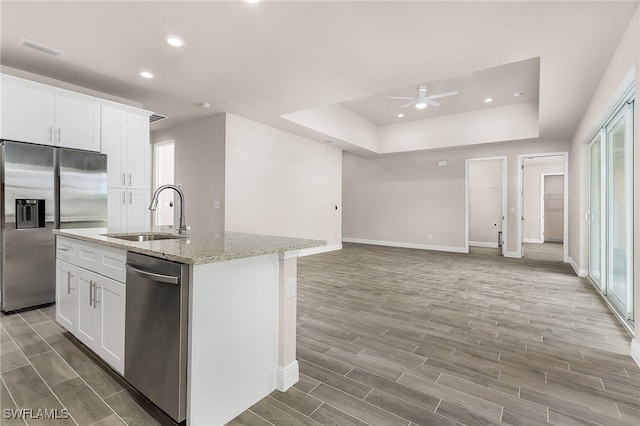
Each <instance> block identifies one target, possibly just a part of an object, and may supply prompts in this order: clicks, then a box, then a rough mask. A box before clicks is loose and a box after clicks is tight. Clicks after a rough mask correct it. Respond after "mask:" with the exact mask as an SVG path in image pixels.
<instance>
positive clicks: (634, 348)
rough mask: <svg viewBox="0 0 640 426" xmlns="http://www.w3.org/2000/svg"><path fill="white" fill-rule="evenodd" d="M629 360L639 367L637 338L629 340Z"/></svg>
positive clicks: (639, 348)
mask: <svg viewBox="0 0 640 426" xmlns="http://www.w3.org/2000/svg"><path fill="white" fill-rule="evenodd" d="M631 358H633V360H634V361H635V362H636V364H638V367H640V342H638V339H637V338H635V339H632V340H631Z"/></svg>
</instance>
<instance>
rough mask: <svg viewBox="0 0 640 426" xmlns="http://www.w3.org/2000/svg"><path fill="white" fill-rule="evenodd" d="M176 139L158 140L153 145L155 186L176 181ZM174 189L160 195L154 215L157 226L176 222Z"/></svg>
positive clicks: (155, 187)
mask: <svg viewBox="0 0 640 426" xmlns="http://www.w3.org/2000/svg"><path fill="white" fill-rule="evenodd" d="M174 155H175V141H173V140H170V141H166V142H158V143H156V144H154V145H153V159H154V179H153V187H154V189H157V188H158V187H160V186H162V185H167V184H174V182H175V158H174ZM174 195H175V192H174V191H162V192H161V193H160V196H159V197H158V208H157V209H156V212H155V214H154V215H153V217H154V219H153V223H154V224H155V225H156V226H167V225H173V223H174V209H173V205H174V202H175V201H174V198H173V197H174Z"/></svg>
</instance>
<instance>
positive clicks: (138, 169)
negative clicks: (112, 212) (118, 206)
mask: <svg viewBox="0 0 640 426" xmlns="http://www.w3.org/2000/svg"><path fill="white" fill-rule="evenodd" d="M149 138H150V135H149V118H148V117H145V116H141V115H136V114H131V113H128V114H127V149H126V158H127V186H128V187H131V188H138V189H147V188H149V187H150V185H149V182H150V176H149V174H150V171H151V168H150V167H149V159H150V155H149V152H150V149H151V146H150V145H149Z"/></svg>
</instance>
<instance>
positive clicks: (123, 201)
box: [122, 191, 127, 204]
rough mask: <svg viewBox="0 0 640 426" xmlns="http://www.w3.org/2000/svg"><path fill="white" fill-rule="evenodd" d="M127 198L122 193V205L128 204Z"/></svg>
mask: <svg viewBox="0 0 640 426" xmlns="http://www.w3.org/2000/svg"><path fill="white" fill-rule="evenodd" d="M125 197H126V194H125V192H124V191H122V204H127V199H126V198H125Z"/></svg>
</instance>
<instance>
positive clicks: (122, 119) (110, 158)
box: [101, 107, 127, 187]
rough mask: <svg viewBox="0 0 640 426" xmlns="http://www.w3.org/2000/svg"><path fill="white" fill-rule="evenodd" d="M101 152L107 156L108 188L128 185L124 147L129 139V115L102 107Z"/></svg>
mask: <svg viewBox="0 0 640 426" xmlns="http://www.w3.org/2000/svg"><path fill="white" fill-rule="evenodd" d="M101 137H102V143H101V152H102V153H103V154H107V186H122V187H124V186H125V185H126V170H125V167H124V163H125V159H124V157H123V156H124V152H123V149H122V147H123V146H124V144H125V141H126V139H127V113H126V112H124V111H120V110H118V109H115V108H109V107H102V112H101Z"/></svg>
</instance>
